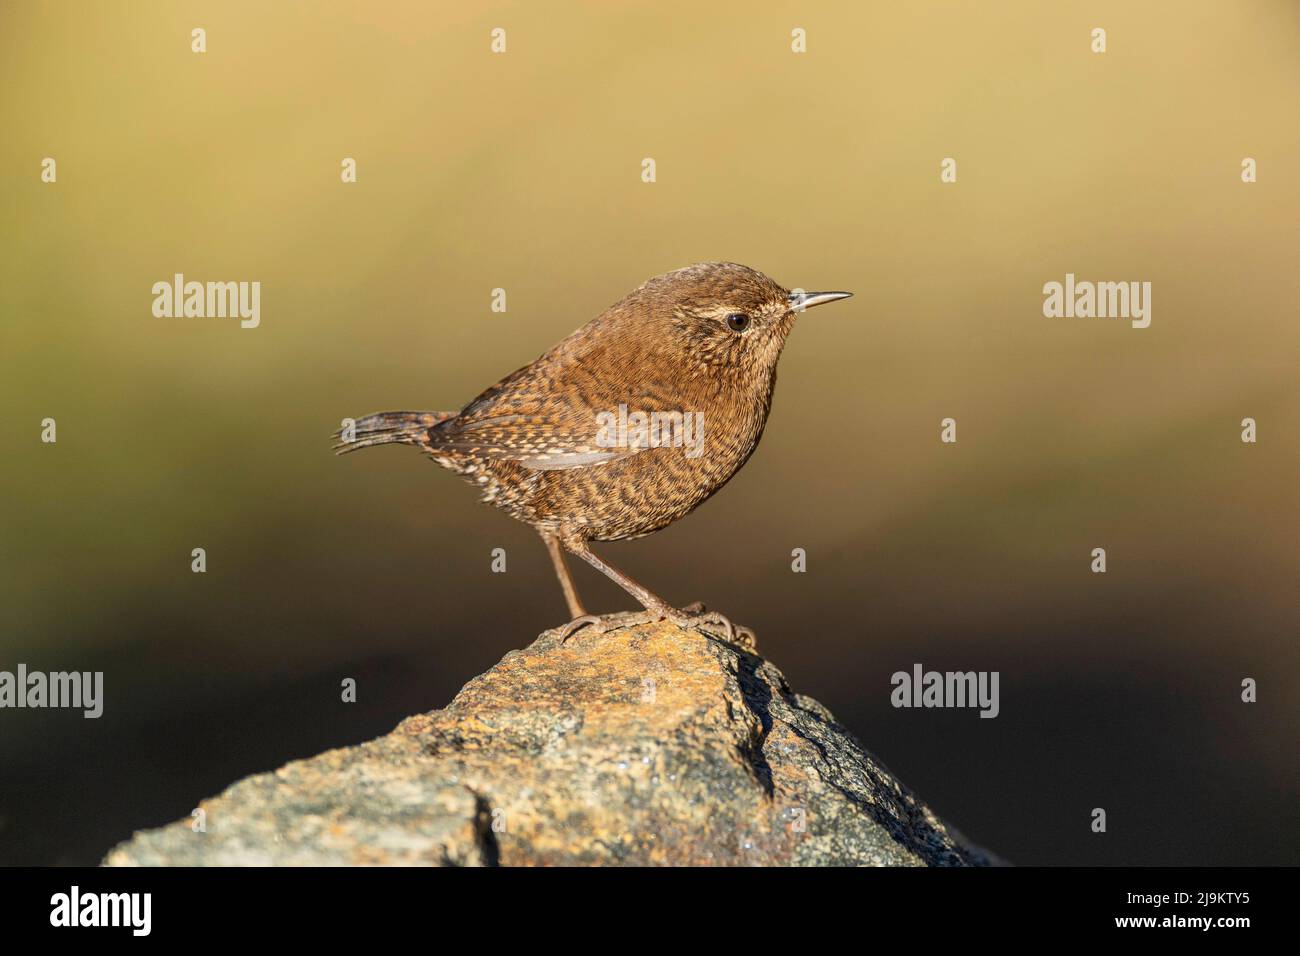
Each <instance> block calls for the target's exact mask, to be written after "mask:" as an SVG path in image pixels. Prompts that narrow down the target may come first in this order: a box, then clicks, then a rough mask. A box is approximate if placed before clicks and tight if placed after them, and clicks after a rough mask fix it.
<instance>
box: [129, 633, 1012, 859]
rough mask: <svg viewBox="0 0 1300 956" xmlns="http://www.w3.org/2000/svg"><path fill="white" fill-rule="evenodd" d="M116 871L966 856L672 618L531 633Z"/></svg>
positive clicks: (132, 845) (864, 760)
mask: <svg viewBox="0 0 1300 956" xmlns="http://www.w3.org/2000/svg"><path fill="white" fill-rule="evenodd" d="M200 806H201V807H202V808H203V809H204V810H205V811H206V832H195V831H194V830H193V829H192V828H191V821H190V820H188V819H187V820H182V821H179V822H177V823H173V824H171V825H170V826H166V827H162V828H161V829H157V830H149V831H145V832H142V833H138V834H136V836H135V837H134V838H132V839H131V840H129V841H128V842H126V843H123V844H121V845H120V846H118V847H117V848H115V849H114V850H113V851H112V852H110V853H109V855H108V857H107V859H106V860H105V863H106V864H108V865H115V866H129V865H181V866H191V865H268V864H270V865H294V864H304V865H336V864H343V865H347V864H434V865H459V866H494V865H502V866H517V865H546V864H560V865H566V864H634V865H635V864H759V865H772V864H775V865H784V864H811V865H858V864H870V865H884V866H913V865H932V866H945V865H979V864H987V863H990V862H993V861H992V860H991V858H989V857H988V856H987V855H986V854H984V853H983V852H982V851H980V850H978V849H976V848H973V847H971V846H970V845H968V844H966V843H964V842H963V840H962V839H961V837H960V836H959V835H958V834H956V833H955V832H954V831H953V830H951V829H950V828H949V827H947V826H945V825H944V823H943V822H942V821H940V820H939V819H938V818H937V817H936V816H935V815H934V814H933V813H932V812H931V811H930V810H929V808H928V807H926V806H925V804H923V803H921V801H920V800H918V799H917V798H916V797H915V796H913V795H912V794H911V793H910V792H909V791H908V790H907V788H906V787H904V786H903V785H902V784H901V783H900V782H899V781H898V780H897V779H895V778H894V777H893V776H891V775H890V773H889V771H887V770H886V769H885V768H884V767H882V766H881V765H880V763H879V762H878V761H877V760H876V759H875V758H874V757H872V756H871V754H869V753H867V752H866V751H865V750H864V749H863V748H862V746H861V745H860V744H859V743H858V742H857V741H856V740H855V739H854V738H853V737H852V736H851V735H850V734H849V733H848V731H846V730H845V729H844V728H843V727H841V726H840V725H839V724H837V723H836V722H835V720H834V718H833V717H832V716H831V715H830V713H829V712H828V711H827V710H826V708H824V707H823V706H821V704H819V703H817V702H816V701H815V700H812V699H811V698H808V697H804V696H802V695H800V694H796V693H793V692H792V691H791V690H790V688H789V686H788V685H787V684H786V681H785V678H784V677H783V676H782V675H781V673H780V671H778V670H777V669H776V668H775V667H773V666H772V665H771V664H770V663H768V662H767V661H766V660H764V659H763V658H761V657H758V656H756V655H755V654H754V653H751V651H750V650H749V649H748V648H746V647H743V646H739V645H732V644H727V643H724V642H722V641H720V640H718V639H717V638H715V637H713V636H709V635H706V634H704V633H701V632H694V631H683V630H681V629H679V628H678V627H676V626H675V625H673V624H670V623H661V624H655V625H648V624H643V625H640V626H636V627H629V628H627V629H621V630H615V631H612V632H609V633H606V634H597V633H594V632H592V631H591V630H590V629H587V630H583V631H579V632H578V633H577V634H575V635H574V636H573V637H571V638H570V639H569V640H568V641H567V642H566V643H561V642H560V641H559V638H558V634H557V632H555V631H548V632H546V633H544V634H543V635H542V636H541V637H540V638H538V639H537V641H536V642H534V643H533V644H532V645H531V646H530V647H528V648H526V649H524V650H521V651H512V652H511V653H509V654H507V655H506V656H505V657H504V658H503V659H502V660H501V662H500V663H499V664H497V665H496V666H495V667H493V668H492V669H491V670H489V671H488V672H487V673H485V674H482V675H481V676H479V677H476V678H475V679H474V680H472V681H470V682H469V683H468V684H467V685H465V687H464V688H463V689H462V690H461V692H460V693H459V694H457V695H456V698H455V700H453V701H452V702H451V704H450V705H448V706H447V707H446V708H445V709H443V710H436V711H433V712H431V713H428V714H419V715H417V716H414V717H410V718H408V719H407V720H405V721H403V722H402V723H401V724H400V725H399V726H398V727H397V728H396V729H395V730H394V731H393V732H392V733H390V734H388V735H387V736H385V737H380V738H379V739H377V740H373V741H370V742H369V743H365V744H361V745H360V746H356V747H347V748H342V749H339V750H331V751H328V752H326V753H323V754H320V755H319V756H316V757H312V758H310V759H308V760H299V761H294V762H293V763H290V764H287V765H285V766H284V767H281V768H280V769H279V770H277V771H275V772H274V773H264V774H257V775H255V776H251V777H248V778H246V779H244V780H241V781H239V782H238V783H236V784H234V785H233V786H231V787H229V788H228V789H227V790H226V791H225V792H224V793H222V794H221V795H220V796H217V797H214V798H212V799H209V800H206V801H204V802H203V803H201V804H200Z"/></svg>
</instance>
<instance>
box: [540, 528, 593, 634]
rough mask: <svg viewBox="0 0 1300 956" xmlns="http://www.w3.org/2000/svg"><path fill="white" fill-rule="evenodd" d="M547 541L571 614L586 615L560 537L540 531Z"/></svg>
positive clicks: (578, 616) (575, 615) (574, 615)
mask: <svg viewBox="0 0 1300 956" xmlns="http://www.w3.org/2000/svg"><path fill="white" fill-rule="evenodd" d="M539 533H540V534H541V536H542V540H543V541H545V542H546V550H547V551H549V552H550V554H551V563H552V564H554V565H555V576H556V577H557V578H559V579H560V588H561V589H562V590H563V591H564V601H565V603H566V604H568V605H569V614H570V615H571V616H572V617H574V618H580V617H586V616H587V609H586V608H585V607H583V606H582V598H580V597H578V589H577V588H576V587H574V586H573V578H572V577H570V576H569V566H568V565H567V564H565V563H564V552H563V551H562V550H561V549H560V539H559V538H557V537H556V536H555V535H553V534H547V533H546V532H545V531H542V532H539Z"/></svg>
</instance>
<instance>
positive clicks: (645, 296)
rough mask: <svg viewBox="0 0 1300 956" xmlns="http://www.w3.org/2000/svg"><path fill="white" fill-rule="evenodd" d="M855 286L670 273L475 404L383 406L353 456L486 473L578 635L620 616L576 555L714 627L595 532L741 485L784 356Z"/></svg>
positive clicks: (488, 490)
mask: <svg viewBox="0 0 1300 956" xmlns="http://www.w3.org/2000/svg"><path fill="white" fill-rule="evenodd" d="M851 294H852V293H849V292H797V291H796V292H791V291H789V290H787V289H784V288H782V287H781V286H779V285H777V283H775V282H773V281H772V280H771V279H769V278H768V277H767V276H765V275H763V274H762V273H761V272H757V271H755V270H753V269H750V268H748V267H747V266H742V265H737V264H735V263H730V262H703V263H699V264H697V265H693V266H688V267H686V268H684V269H678V270H676V271H674V272H669V273H666V274H665V275H661V276H656V277H655V278H653V279H651V280H649V281H648V282H646V283H645V284H644V285H642V286H641V287H640V288H637V289H635V290H633V291H632V292H630V293H629V294H628V295H626V296H625V297H624V298H623V299H621V300H620V301H618V302H616V303H615V304H614V305H612V306H610V307H609V308H608V309H606V310H605V311H604V312H603V313H601V314H600V315H599V316H597V317H596V318H595V319H593V320H592V321H590V322H588V323H587V324H586V325H584V326H583V327H582V328H580V329H578V330H577V331H576V332H574V333H573V334H572V335H570V336H569V337H568V338H567V339H565V340H564V341H562V342H560V343H559V344H558V345H556V346H555V347H554V348H552V349H551V350H550V351H549V352H546V353H545V354H544V355H542V356H541V357H540V358H538V359H537V360H536V361H535V362H533V363H531V364H530V365H525V366H524V367H523V368H521V369H519V370H518V371H517V372H514V373H513V374H511V375H508V376H506V377H505V378H503V379H502V380H501V381H499V382H497V383H496V384H495V385H493V386H492V387H491V388H489V389H488V390H487V391H485V392H483V394H481V395H479V396H478V398H476V399H474V400H473V401H472V402H470V403H469V404H468V405H466V406H465V407H464V408H462V409H461V410H460V411H459V412H379V413H377V414H374V415H367V416H365V417H364V418H360V419H357V420H356V422H355V426H354V429H353V430H351V433H350V436H345V435H344V433H343V432H340V433H339V437H342V438H344V439H345V440H342V441H340V443H339V444H338V445H337V446H336V450H338V451H339V453H340V454H342V453H345V452H350V451H355V450H357V449H360V448H369V447H371V446H373V445H384V444H389V443H393V442H396V443H400V444H405V445H414V446H416V447H417V448H419V449H420V450H421V451H423V452H424V453H425V454H426V455H428V456H429V457H430V458H432V459H433V460H434V461H436V462H437V463H438V464H439V465H441V466H442V467H444V468H447V469H449V470H451V471H454V472H456V474H458V475H460V476H461V477H463V478H465V479H466V480H467V481H470V482H472V483H473V484H475V485H477V486H478V488H479V491H480V493H481V495H482V499H483V501H485V502H487V503H488V504H491V505H495V506H496V507H498V508H500V509H501V510H502V511H504V512H506V513H507V514H509V515H510V516H511V517H514V518H517V519H519V520H520V521H523V522H525V523H527V524H530V525H532V526H533V527H534V528H535V529H536V530H537V532H538V533H539V534H540V535H541V536H542V540H543V541H544V542H545V543H546V547H547V549H548V551H549V552H550V555H551V561H552V562H553V563H554V565H555V573H556V576H557V577H558V578H559V581H560V587H561V588H562V589H563V590H564V599H565V601H566V602H567V603H568V606H569V614H570V616H571V617H572V618H573V620H572V621H571V622H570V623H569V624H568V625H567V626H566V627H565V628H564V630H563V638H565V639H567V638H568V637H569V636H570V635H571V634H572V633H574V632H575V631H576V630H578V629H579V628H581V627H584V626H588V625H590V626H593V627H595V628H597V629H600V630H606V629H612V628H613V627H626V626H628V624H629V623H635V622H627V621H621V622H619V623H617V624H613V625H607V624H606V623H605V622H604V621H603V620H602V619H601V618H599V617H596V616H594V615H590V614H588V613H587V609H586V608H585V607H584V605H583V603H582V600H581V599H580V598H579V597H578V591H577V589H576V588H575V587H574V585H573V579H572V578H571V577H570V576H569V570H568V567H567V566H566V565H565V561H564V552H565V551H567V552H569V553H570V554H574V555H577V556H578V557H580V558H582V560H584V561H586V562H587V563H588V564H590V565H591V566H592V567H594V568H596V569H597V570H598V571H600V572H602V573H603V574H605V575H606V576H607V577H609V578H610V579H611V580H613V581H614V582H615V583H617V584H618V585H619V586H621V587H622V588H623V589H624V590H625V591H627V592H628V594H630V595H632V597H634V598H636V600H637V601H638V602H640V604H641V606H642V607H644V608H645V610H646V615H645V619H648V620H656V621H657V620H663V619H664V618H667V619H670V620H672V621H673V622H674V623H676V624H678V625H679V626H682V627H687V628H690V627H694V626H697V625H698V624H700V623H711V624H714V625H715V626H720V627H722V628H724V629H725V633H726V637H727V638H728V639H729V640H735V639H736V638H737V632H738V630H739V632H740V636H741V638H742V639H743V640H745V641H747V642H749V643H751V644H752V641H753V634H752V632H749V631H748V630H747V629H744V628H740V629H737V628H736V627H735V626H733V625H732V623H731V622H730V621H729V620H728V619H727V618H726V617H725V616H724V615H721V614H718V613H716V612H714V613H708V612H706V611H705V610H704V607H703V605H691V606H689V607H687V608H686V609H677V608H675V607H673V606H671V605H669V604H668V603H667V602H666V601H664V600H663V599H662V598H660V597H658V596H657V595H655V594H653V593H652V592H651V591H649V590H647V589H646V588H645V587H643V586H642V585H640V584H638V583H637V582H636V581H634V580H632V578H630V577H628V575H626V574H625V573H623V572H622V571H620V570H618V569H617V568H615V567H613V566H612V565H610V564H609V563H608V562H606V561H604V560H602V559H601V558H600V557H598V556H597V555H596V554H595V553H594V552H593V551H592V550H591V542H593V541H619V540H623V539H627V538H638V537H641V536H642V535H647V534H650V533H651V532H652V531H658V530H659V529H660V528H664V527H666V526H667V525H670V524H672V523H673V522H674V521H676V520H678V519H679V518H682V517H685V516H686V515H688V514H690V513H691V512H692V511H693V510H695V509H696V508H697V507H699V505H700V504H702V503H703V502H704V501H706V500H707V499H708V498H709V497H710V496H712V495H713V494H714V492H716V491H717V490H718V489H719V488H721V487H722V486H723V485H725V484H726V483H727V482H728V481H729V480H730V479H731V477H732V476H733V475H734V474H735V473H736V472H737V471H739V470H740V467H741V466H742V465H744V464H745V462H746V461H747V460H748V459H749V456H750V455H752V454H753V453H754V449H755V448H757V447H758V441H759V439H760V438H761V437H762V435H763V426H764V425H765V424H766V423H767V415H768V411H769V410H770V408H771V406H772V389H773V387H774V386H775V384H776V365H777V360H778V359H779V358H780V357H781V349H782V348H783V346H784V345H785V340H786V337H787V336H788V335H789V334H790V330H791V328H793V326H794V322H795V318H796V316H798V314H799V313H800V312H803V311H804V310H805V309H808V308H811V307H813V306H816V305H822V304H823V303H827V302H834V301H836V300H837V299H844V298H848V297H849V296H850V295H851Z"/></svg>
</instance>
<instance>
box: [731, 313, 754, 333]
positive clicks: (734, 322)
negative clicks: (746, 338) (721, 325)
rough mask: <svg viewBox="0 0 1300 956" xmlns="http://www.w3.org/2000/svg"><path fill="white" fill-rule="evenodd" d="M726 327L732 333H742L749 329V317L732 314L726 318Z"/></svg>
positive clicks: (742, 314) (741, 314)
mask: <svg viewBox="0 0 1300 956" xmlns="http://www.w3.org/2000/svg"><path fill="white" fill-rule="evenodd" d="M727 326H728V328H730V329H731V331H733V332H743V331H745V329H747V328H749V316H747V315H745V314H744V313H743V312H733V313H731V315H729V316H727Z"/></svg>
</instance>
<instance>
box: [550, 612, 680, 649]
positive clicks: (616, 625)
mask: <svg viewBox="0 0 1300 956" xmlns="http://www.w3.org/2000/svg"><path fill="white" fill-rule="evenodd" d="M662 620H663V615H662V614H658V613H655V612H651V611H644V612H642V613H640V614H634V615H631V616H628V615H620V616H619V619H618V620H616V621H611V620H609V619H608V618H605V617H601V616H600V615H599V614H584V615H583V616H582V617H575V618H574V619H573V620H572V621H570V622H569V623H568V624H566V625H564V627H562V628H561V629H560V643H561V644H563V643H564V642H565V641H567V640H568V639H569V638H571V637H572V636H573V635H574V634H576V633H577V632H578V631H580V630H582V629H583V628H584V627H589V628H591V629H592V630H593V631H594V632H595V633H597V634H608V633H609V632H610V631H619V630H622V629H623V628H625V627H638V626H640V625H642V624H656V623H658V622H659V621H662Z"/></svg>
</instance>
